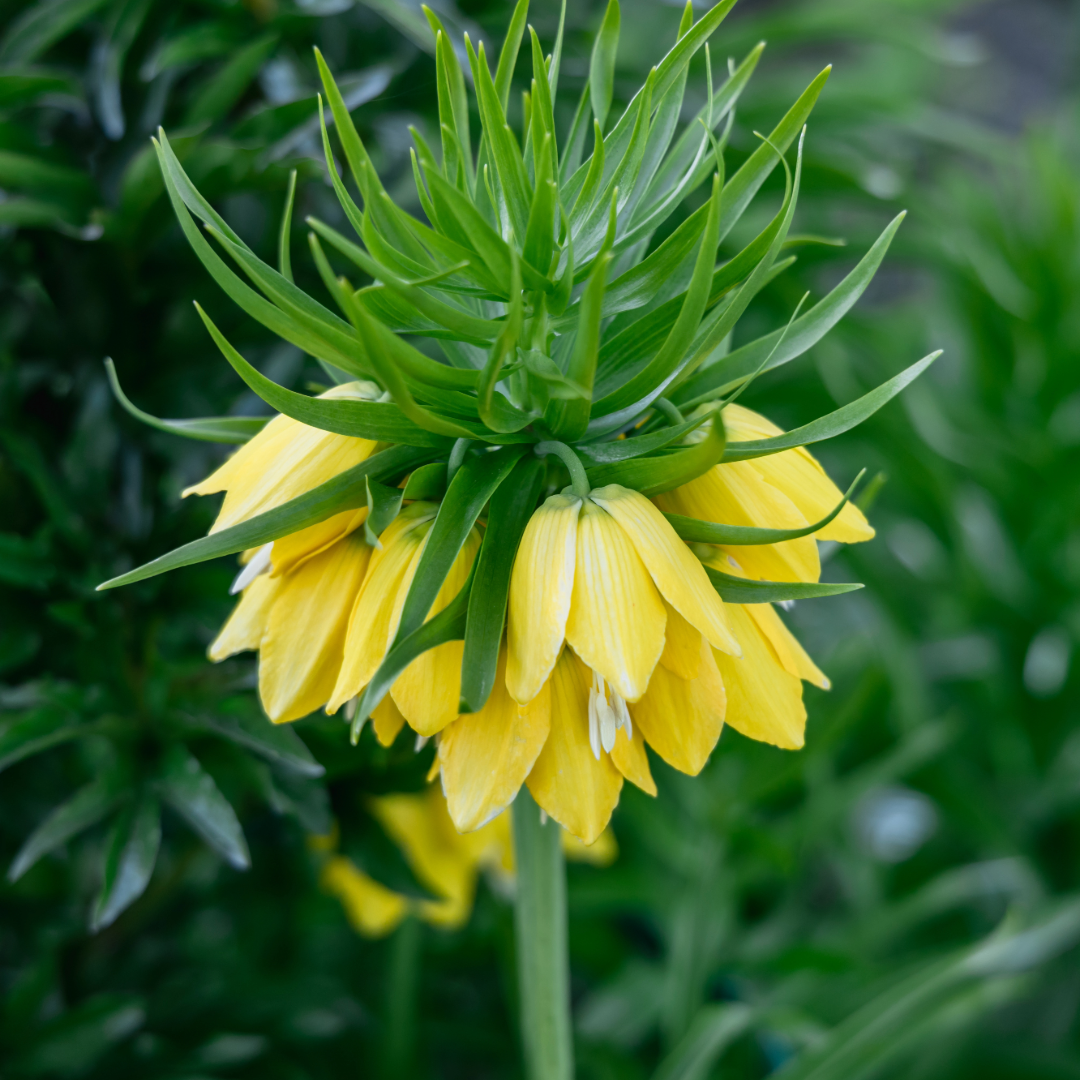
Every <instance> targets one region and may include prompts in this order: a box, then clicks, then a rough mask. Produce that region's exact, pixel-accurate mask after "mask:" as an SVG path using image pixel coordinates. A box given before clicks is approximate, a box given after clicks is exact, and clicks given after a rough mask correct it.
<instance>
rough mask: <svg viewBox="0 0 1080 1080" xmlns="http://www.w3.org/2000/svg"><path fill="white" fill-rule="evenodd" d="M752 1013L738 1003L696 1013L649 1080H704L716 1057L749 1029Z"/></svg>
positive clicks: (705, 1008)
mask: <svg viewBox="0 0 1080 1080" xmlns="http://www.w3.org/2000/svg"><path fill="white" fill-rule="evenodd" d="M753 1018H754V1011H753V1010H752V1009H751V1008H750V1007H749V1006H748V1005H744V1004H743V1003H742V1002H740V1001H726V1002H723V1003H720V1004H713V1003H710V1004H708V1005H703V1006H702V1007H701V1008H700V1009H698V1011H697V1014H696V1015H695V1016H694V1019H693V1022H692V1023H691V1024H690V1029H689V1030H688V1031H687V1033H686V1034H685V1035H684V1036H683V1037H682V1038H681V1039H680V1040H679V1042H678V1043H677V1045H676V1046H675V1048H674V1049H673V1050H672V1051H671V1053H670V1054H668V1056H667V1057H665V1058H664V1060H663V1061H661V1062H660V1067H659V1068H658V1069H657V1070H656V1072H654V1073H653V1075H652V1080H705V1078H706V1077H707V1076H708V1075H709V1074H710V1072H711V1071H712V1068H713V1066H714V1065H715V1064H716V1062H717V1061H718V1060H719V1058H720V1055H721V1054H722V1053H723V1052H724V1051H725V1050H726V1049H727V1048H728V1047H729V1046H730V1045H731V1044H732V1043H733V1042H734V1041H735V1040H736V1039H738V1038H740V1037H741V1036H742V1035H743V1034H744V1033H745V1032H746V1030H747V1028H748V1027H749V1026H750V1023H751V1021H752V1020H753Z"/></svg>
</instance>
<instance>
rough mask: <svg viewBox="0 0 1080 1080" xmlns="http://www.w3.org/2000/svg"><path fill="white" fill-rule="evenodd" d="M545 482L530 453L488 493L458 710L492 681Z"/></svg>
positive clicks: (477, 700)
mask: <svg viewBox="0 0 1080 1080" xmlns="http://www.w3.org/2000/svg"><path fill="white" fill-rule="evenodd" d="M543 480H544V465H543V462H542V461H541V460H540V459H539V458H538V457H536V456H535V455H532V454H530V455H529V456H528V457H525V458H522V459H521V460H520V461H519V462H518V463H517V465H516V466H515V467H514V471H513V472H512V473H511V474H510V476H509V477H508V478H507V479H506V482H505V483H503V484H500V485H499V488H498V489H497V490H496V492H495V494H494V495H493V496H492V497H491V512H490V514H489V515H488V524H487V529H486V530H485V531H484V542H483V544H482V545H481V547H480V554H479V555H478V556H477V561H476V574H475V576H474V578H473V584H472V590H471V592H470V594H469V609H468V617H467V619H466V622H465V634H464V636H465V651H464V653H463V654H462V660H461V711H462V712H463V713H470V712H478V711H479V710H480V709H482V708H483V707H484V703H485V702H486V701H487V699H488V695H489V694H490V693H491V688H492V687H493V686H494V685H495V671H496V667H497V666H498V662H499V646H500V643H501V642H502V636H503V625H504V623H505V621H506V598H507V596H508V595H509V591H510V572H511V570H512V569H513V566H514V557H515V555H516V554H517V549H518V544H519V543H520V542H521V537H522V534H523V533H524V532H525V526H526V525H527V524H528V523H529V518H530V517H532V513H533V511H534V510H535V509H536V501H537V499H538V498H539V497H540V491H541V488H542V486H543Z"/></svg>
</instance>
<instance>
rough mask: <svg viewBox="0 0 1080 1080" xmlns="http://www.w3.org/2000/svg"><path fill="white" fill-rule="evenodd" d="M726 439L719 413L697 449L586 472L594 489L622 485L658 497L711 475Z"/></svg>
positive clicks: (638, 459)
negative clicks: (709, 472)
mask: <svg viewBox="0 0 1080 1080" xmlns="http://www.w3.org/2000/svg"><path fill="white" fill-rule="evenodd" d="M725 444H726V436H725V434H724V422H723V419H722V418H721V416H720V413H719V412H716V413H714V414H713V418H712V424H711V426H710V427H709V433H708V435H706V437H705V438H704V439H703V440H702V441H701V442H699V443H697V444H696V445H695V446H690V447H687V448H686V449H685V450H678V451H676V452H675V453H671V454H664V455H663V456H661V457H650V458H634V459H633V460H631V461H619V462H616V463H615V464H613V465H597V466H596V467H594V468H592V469H587V470H586V475H587V476H588V478H589V483H590V484H591V485H592V486H593V487H601V486H603V485H605V484H621V485H622V486H623V487H628V488H633V489H634V490H635V491H640V492H641V494H642V495H648V496H652V495H659V494H660V493H661V492H662V491H670V490H671V489H672V488H676V487H679V486H680V485H681V484H688V483H689V482H690V481H691V480H693V479H695V478H696V477H699V476H701V475H702V473H705V472H708V470H709V469H711V468H712V467H713V466H714V465H717V464H719V462H720V461H721V459H722V458H723V456H724V446H725Z"/></svg>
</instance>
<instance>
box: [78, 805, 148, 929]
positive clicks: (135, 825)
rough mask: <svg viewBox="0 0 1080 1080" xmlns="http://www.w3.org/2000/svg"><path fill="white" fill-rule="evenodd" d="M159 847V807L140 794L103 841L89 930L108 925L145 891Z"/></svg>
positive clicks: (119, 817)
mask: <svg viewBox="0 0 1080 1080" xmlns="http://www.w3.org/2000/svg"><path fill="white" fill-rule="evenodd" d="M160 847H161V806H160V805H159V803H158V801H157V799H156V798H154V796H153V795H144V796H143V797H142V798H141V799H140V800H139V801H138V803H136V805H135V806H133V807H132V808H131V809H130V810H128V811H126V812H124V813H122V814H120V815H119V816H118V818H117V820H116V822H115V823H114V825H113V828H112V830H111V834H110V836H109V839H108V842H107V844H106V850H105V865H104V874H103V881H102V883H101V892H100V893H99V894H98V898H97V900H96V902H95V903H94V910H93V911H92V913H91V915H90V930H91V931H92V932H93V933H97V931H99V930H103V929H104V928H105V927H106V926H110V925H112V923H114V922H115V921H116V919H117V917H118V916H119V915H120V914H121V912H123V911H124V910H126V909H127V908H129V907H130V906H131V905H132V904H133V903H134V902H135V901H136V900H138V899H139V897H140V896H142V894H143V893H144V892H145V891H146V886H147V885H149V884H150V877H151V875H152V874H153V872H154V864H155V863H156V862H157V856H158V848H160Z"/></svg>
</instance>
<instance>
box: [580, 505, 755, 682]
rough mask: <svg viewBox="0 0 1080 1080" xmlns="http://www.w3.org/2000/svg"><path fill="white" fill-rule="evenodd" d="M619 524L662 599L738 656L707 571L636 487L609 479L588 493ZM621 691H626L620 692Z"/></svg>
mask: <svg viewBox="0 0 1080 1080" xmlns="http://www.w3.org/2000/svg"><path fill="white" fill-rule="evenodd" d="M591 497H592V499H593V500H594V501H595V502H597V503H598V504H599V505H600V506H602V507H603V508H604V509H605V510H607V512H608V513H609V514H611V516H612V517H613V518H614V519H615V520H616V521H617V522H618V523H619V525H621V526H622V528H623V530H624V531H625V532H626V535H627V536H629V537H630V540H631V542H632V543H633V545H634V549H635V550H636V551H637V553H638V555H639V556H640V557H641V560H642V562H644V564H645V566H646V567H647V568H648V571H649V573H650V574H651V575H652V579H653V581H654V582H656V587H657V588H658V589H659V590H660V592H661V593H662V594H663V596H664V599H665V600H667V602H668V603H669V604H671V606H672V607H673V608H675V610H676V611H678V612H679V614H680V615H682V616H683V618H684V619H686V621H687V622H689V623H690V624H691V625H692V626H695V627H697V629H698V630H700V631H701V633H703V634H704V635H705V636H706V637H707V638H708V639H709V640H710V641H711V642H712V644H713V647H714V648H717V649H722V650H723V651H724V652H730V653H732V654H733V655H735V656H738V655H739V643H738V642H737V641H736V640H735V638H734V637H733V636H732V633H731V626H730V624H729V623H728V620H727V617H726V616H725V614H724V602H723V601H722V600H721V599H720V597H719V596H717V594H716V590H715V589H714V588H713V587H712V584H711V583H710V581H709V576H708V574H706V573H705V570H704V569H703V568H702V566H701V563H699V562H698V560H697V559H696V558H695V557H694V554H693V552H691V550H690V549H689V548H688V547H687V546H686V544H685V543H684V542H683V541H682V540H681V539H679V536H678V534H677V533H676V532H675V530H674V529H673V528H672V527H671V524H670V523H669V522H668V520H667V519H666V518H665V517H664V515H663V514H662V513H661V512H660V511H659V510H657V508H656V507H655V506H654V505H653V504H652V503H651V502H649V500H648V499H646V498H645V496H644V495H642V494H640V493H639V492H637V491H631V490H630V489H629V488H624V487H620V486H619V485H618V484H609V485H608V486H607V487H605V488H598V489H597V490H596V491H594V492H593V493H592V496H591ZM624 696H625V695H624Z"/></svg>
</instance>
